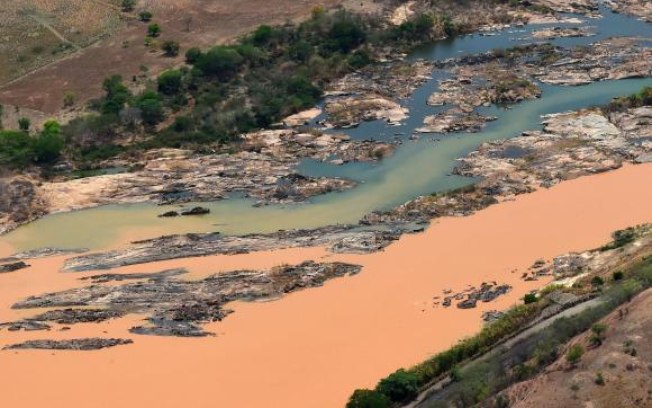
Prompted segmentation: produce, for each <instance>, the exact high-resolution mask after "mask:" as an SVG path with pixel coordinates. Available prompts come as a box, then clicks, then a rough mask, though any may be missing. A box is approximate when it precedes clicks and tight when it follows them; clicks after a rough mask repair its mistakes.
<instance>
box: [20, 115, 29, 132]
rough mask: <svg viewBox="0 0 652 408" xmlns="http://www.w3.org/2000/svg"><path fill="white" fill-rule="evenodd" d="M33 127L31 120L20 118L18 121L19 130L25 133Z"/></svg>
mask: <svg viewBox="0 0 652 408" xmlns="http://www.w3.org/2000/svg"><path fill="white" fill-rule="evenodd" d="M31 125H32V121H31V120H30V119H29V118H19V119H18V129H20V130H22V131H23V132H27V131H29V127H30V126H31Z"/></svg>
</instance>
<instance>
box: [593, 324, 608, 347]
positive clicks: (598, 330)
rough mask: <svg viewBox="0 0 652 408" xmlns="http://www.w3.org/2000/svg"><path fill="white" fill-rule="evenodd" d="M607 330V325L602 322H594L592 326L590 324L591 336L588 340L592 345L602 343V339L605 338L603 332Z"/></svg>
mask: <svg viewBox="0 0 652 408" xmlns="http://www.w3.org/2000/svg"><path fill="white" fill-rule="evenodd" d="M606 331H607V325H606V324H603V323H596V324H594V325H593V326H591V332H592V334H591V337H590V341H591V344H593V345H594V346H600V345H602V342H603V341H604V338H605V332H606Z"/></svg>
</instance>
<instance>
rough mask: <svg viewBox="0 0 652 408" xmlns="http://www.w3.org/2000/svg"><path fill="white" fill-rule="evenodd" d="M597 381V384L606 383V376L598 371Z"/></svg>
mask: <svg viewBox="0 0 652 408" xmlns="http://www.w3.org/2000/svg"><path fill="white" fill-rule="evenodd" d="M594 381H595V383H596V384H597V385H604V377H603V376H602V372H601V371H598V372H597V374H596V375H595V380H594Z"/></svg>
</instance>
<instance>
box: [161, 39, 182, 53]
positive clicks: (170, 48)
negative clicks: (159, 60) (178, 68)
mask: <svg viewBox="0 0 652 408" xmlns="http://www.w3.org/2000/svg"><path fill="white" fill-rule="evenodd" d="M179 48H180V47H179V43H178V42H176V41H173V40H167V41H164V42H163V45H162V46H161V49H162V50H163V51H165V55H166V56H168V57H176V56H177V55H179Z"/></svg>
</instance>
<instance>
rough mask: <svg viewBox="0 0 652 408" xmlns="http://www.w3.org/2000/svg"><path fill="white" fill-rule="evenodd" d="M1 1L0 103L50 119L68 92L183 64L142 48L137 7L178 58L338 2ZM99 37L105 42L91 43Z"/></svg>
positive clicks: (83, 93)
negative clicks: (127, 5) (174, 45)
mask: <svg viewBox="0 0 652 408" xmlns="http://www.w3.org/2000/svg"><path fill="white" fill-rule="evenodd" d="M3 3H4V2H3ZM8 3H9V4H8V5H5V4H3V8H2V10H0V38H2V39H3V41H2V42H1V43H0V44H2V45H0V84H4V86H3V85H0V104H2V105H13V106H20V107H21V108H29V109H34V110H38V111H42V112H45V113H47V114H54V113H56V112H57V111H59V110H60V109H61V108H62V107H63V95H64V93H65V92H67V91H69V92H72V93H73V94H74V95H75V100H76V103H77V104H79V103H81V102H84V101H87V100H89V99H91V98H94V97H97V96H99V95H100V94H101V82H102V80H103V79H104V78H105V77H107V76H109V75H112V74H121V75H122V76H123V77H125V78H129V79H130V78H132V77H133V76H135V75H142V74H143V73H144V72H146V73H147V75H154V74H155V73H157V72H160V71H161V70H163V69H166V68H169V67H171V66H174V65H176V64H178V63H180V62H181V61H182V56H179V57H178V58H166V57H164V56H163V55H162V53H161V52H159V51H157V50H154V48H155V47H152V48H148V47H146V46H145V45H144V38H145V33H146V24H145V23H142V22H139V21H137V20H136V19H135V15H136V13H137V12H138V11H139V10H143V9H147V10H150V11H152V12H153V13H154V19H153V20H152V21H153V22H156V23H158V24H159V25H160V26H161V28H162V34H161V36H160V38H159V39H158V41H159V42H161V41H165V40H168V39H173V40H175V41H178V42H179V43H180V44H181V47H182V50H181V55H183V53H184V49H187V48H189V47H191V46H200V47H208V46H210V45H213V44H215V43H218V42H223V41H228V40H229V39H232V38H234V37H236V36H238V35H241V34H243V33H245V32H247V31H250V30H251V29H253V28H255V27H256V26H258V25H260V24H263V23H269V24H273V23H283V22H285V21H286V20H292V19H298V18H302V17H305V16H307V15H309V13H310V11H311V9H312V8H313V7H314V6H316V5H324V6H326V7H332V6H336V5H338V4H340V3H342V0H299V1H297V0H276V1H265V0H242V1H232V0H156V1H154V0H140V1H139V2H138V6H137V8H136V12H135V13H132V14H131V15H126V14H124V13H122V12H121V11H119V9H117V8H116V6H115V5H116V4H119V0H111V1H110V2H109V1H105V0H8ZM358 3H359V2H358ZM369 3H372V2H369ZM55 32H56V33H58V34H59V36H60V37H63V38H64V39H65V42H64V41H63V40H62V39H61V38H60V37H58V36H57V34H55ZM99 37H106V38H103V39H100V40H99V41H95V40H97V39H98V38H99ZM62 44H68V45H63V46H62ZM89 44H92V45H90V46H89ZM77 47H79V48H81V49H77ZM82 47H86V48H82ZM63 48H66V49H65V50H64V51H59V52H56V53H54V54H53V51H55V50H59V49H63ZM38 67H41V68H38ZM37 68H38V69H37ZM30 70H34V71H33V72H29V73H27V74H25V73H26V72H28V71H30ZM21 75H23V76H21ZM12 78H17V79H13V81H12ZM10 81H11V82H10Z"/></svg>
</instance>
